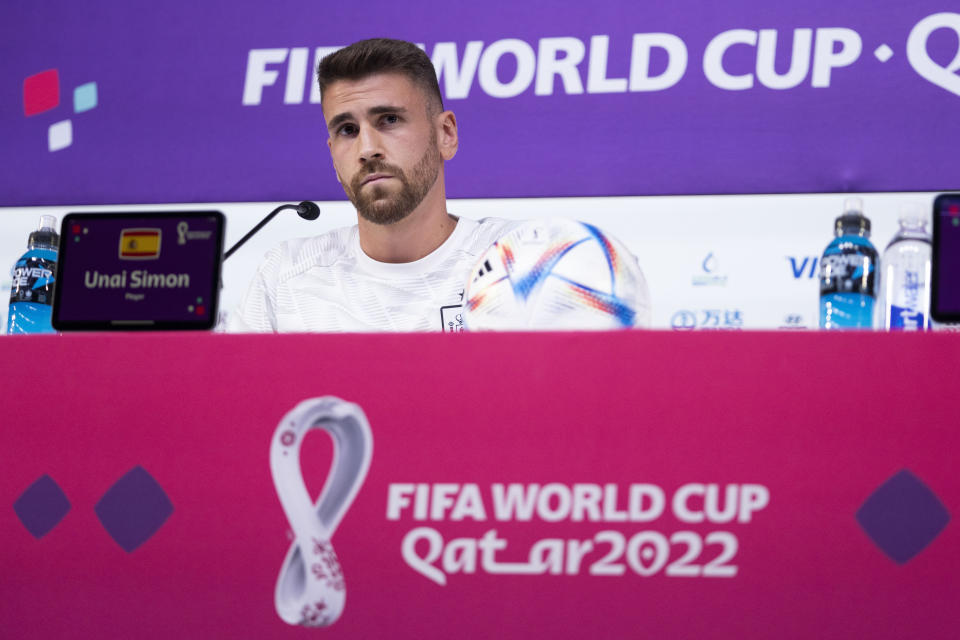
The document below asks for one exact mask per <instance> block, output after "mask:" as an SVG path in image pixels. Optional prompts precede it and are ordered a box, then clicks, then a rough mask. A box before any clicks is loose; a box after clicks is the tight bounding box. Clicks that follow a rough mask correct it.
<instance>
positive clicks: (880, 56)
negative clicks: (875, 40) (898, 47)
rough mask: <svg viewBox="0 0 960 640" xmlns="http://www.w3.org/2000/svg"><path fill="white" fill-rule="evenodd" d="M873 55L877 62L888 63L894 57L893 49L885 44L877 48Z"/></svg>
mask: <svg viewBox="0 0 960 640" xmlns="http://www.w3.org/2000/svg"><path fill="white" fill-rule="evenodd" d="M873 55H875V56H876V57H877V60H879V61H880V62H886V61H887V60H889V59H890V58H892V57H893V49H891V48H890V47H888V46H887V45H885V44H882V45H880V46H879V47H877V48H876V50H875V51H874V52H873Z"/></svg>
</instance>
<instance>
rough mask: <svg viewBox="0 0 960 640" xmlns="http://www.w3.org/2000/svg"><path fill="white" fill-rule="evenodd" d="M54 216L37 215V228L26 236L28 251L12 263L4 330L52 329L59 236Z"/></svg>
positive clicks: (49, 330)
mask: <svg viewBox="0 0 960 640" xmlns="http://www.w3.org/2000/svg"><path fill="white" fill-rule="evenodd" d="M56 224H57V219H56V218H55V217H54V216H40V224H39V225H38V227H37V230H36V231H34V232H33V233H31V234H30V238H29V239H28V240H27V252H26V253H25V254H23V255H22V256H20V259H19V260H17V263H16V264H15V265H14V266H13V286H12V287H11V288H10V313H9V315H8V316H7V333H9V334H22V333H54V330H53V326H52V325H51V324H50V315H51V313H52V311H53V307H52V305H53V279H54V275H55V274H56V272H57V246H58V245H59V241H60V236H59V235H57V231H56Z"/></svg>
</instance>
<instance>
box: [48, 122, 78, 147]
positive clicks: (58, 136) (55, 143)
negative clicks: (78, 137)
mask: <svg viewBox="0 0 960 640" xmlns="http://www.w3.org/2000/svg"><path fill="white" fill-rule="evenodd" d="M71 144H73V125H72V124H71V123H70V121H69V120H61V121H60V122H57V123H54V124H52V125H50V129H49V130H48V131H47V148H49V149H50V151H60V149H66V148H67V147H69V146H70V145H71Z"/></svg>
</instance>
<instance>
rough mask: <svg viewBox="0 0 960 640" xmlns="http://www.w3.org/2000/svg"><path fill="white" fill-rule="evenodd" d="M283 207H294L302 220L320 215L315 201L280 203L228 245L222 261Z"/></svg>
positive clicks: (312, 218)
mask: <svg viewBox="0 0 960 640" xmlns="http://www.w3.org/2000/svg"><path fill="white" fill-rule="evenodd" d="M284 209H296V211H297V215H299V216H300V217H301V218H303V219H304V220H316V219H317V218H319V217H320V207H318V206H317V203H316V202H311V201H309V200H304V201H303V202H301V203H300V204H282V205H280V206H279V207H277V208H276V209H274V210H273V211H271V212H270V213H269V214H268V215H267V217H266V218H264V219H263V220H261V221H260V223H259V224H257V226H255V227H254V228H253V229H250V231H248V232H247V235H245V236H243V237H242V238H240V241H239V242H237V244H235V245H233V246H232V247H230V250H229V251H227V252H226V253H225V254H223V259H224V261H226V259H227V258H229V257H230V256H232V255H233V254H234V252H235V251H236V250H237V249H239V248H240V247H241V246H243V243H245V242H246V241H247V240H249V239H250V238H252V237H253V235H254V234H255V233H256V232H257V231H260V229H262V228H263V226H264V225H265V224H267V223H268V222H270V221H271V220H273V217H274V216H275V215H277V214H278V213H280V212H281V211H283V210H284Z"/></svg>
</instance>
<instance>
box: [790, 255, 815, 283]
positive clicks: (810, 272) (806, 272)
mask: <svg viewBox="0 0 960 640" xmlns="http://www.w3.org/2000/svg"><path fill="white" fill-rule="evenodd" d="M787 260H789V261H790V270H791V271H792V272H793V277H794V278H795V279H797V280H799V279H800V278H815V277H817V263H818V262H819V261H820V258H818V257H817V256H803V259H802V260H801V259H800V258H798V257H796V256H787Z"/></svg>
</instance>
